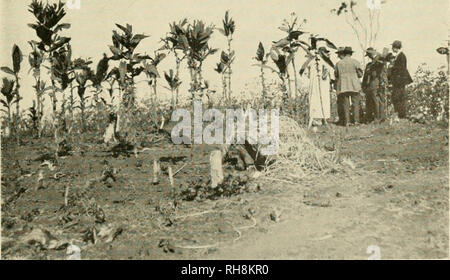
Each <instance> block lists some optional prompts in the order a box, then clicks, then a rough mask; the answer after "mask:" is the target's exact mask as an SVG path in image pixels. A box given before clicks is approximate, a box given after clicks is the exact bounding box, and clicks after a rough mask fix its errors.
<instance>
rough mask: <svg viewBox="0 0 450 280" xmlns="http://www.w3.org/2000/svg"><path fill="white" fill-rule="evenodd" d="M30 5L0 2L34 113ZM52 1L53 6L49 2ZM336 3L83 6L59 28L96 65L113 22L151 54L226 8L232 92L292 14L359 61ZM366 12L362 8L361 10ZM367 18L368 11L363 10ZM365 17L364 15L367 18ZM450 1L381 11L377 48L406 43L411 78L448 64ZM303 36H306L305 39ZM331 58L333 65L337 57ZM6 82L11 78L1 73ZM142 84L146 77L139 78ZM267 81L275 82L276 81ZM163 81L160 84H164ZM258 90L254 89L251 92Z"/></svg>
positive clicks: (408, 2)
mask: <svg viewBox="0 0 450 280" xmlns="http://www.w3.org/2000/svg"><path fill="white" fill-rule="evenodd" d="M30 2H31V1H28V0H26V1H25V0H15V1H14V0H0V21H1V26H2V27H1V30H0V33H1V36H0V43H1V56H0V65H1V66H5V65H7V66H11V65H12V61H11V49H12V46H13V44H14V43H15V44H17V45H18V46H19V47H20V48H21V49H22V52H23V53H24V55H25V57H24V61H23V62H22V70H21V77H22V80H21V83H22V87H21V89H20V92H21V95H22V96H23V97H24V99H23V101H21V106H22V107H29V106H30V105H31V104H32V100H33V99H35V94H34V90H33V88H32V85H33V78H32V77H31V74H30V75H27V72H28V69H29V64H28V58H27V55H28V53H29V52H30V46H29V45H28V43H27V41H29V40H31V39H37V36H36V34H35V33H34V31H33V30H32V29H31V28H29V27H28V26H27V24H28V23H33V22H34V21H35V19H34V17H33V16H32V14H31V13H29V12H28V11H27V10H28V9H27V5H28V4H29V3H30ZM50 2H55V1H50ZM340 2H341V1H339V0H296V1H294V0H259V1H256V0H247V1H239V0H227V1H223V0H195V1H194V0H183V1H182V0H178V1H175V0H152V1H146V0H134V1H124V0H81V9H79V10H76V9H74V10H67V16H66V17H65V18H64V19H63V20H62V21H61V22H67V23H70V24H71V25H72V26H71V28H70V29H69V30H68V31H64V33H63V34H64V35H65V36H69V37H71V38H72V41H71V44H72V49H73V57H83V58H87V57H91V58H92V60H93V61H94V66H95V65H96V63H97V61H98V60H99V59H100V58H101V57H102V54H103V53H107V54H108V55H109V54H110V52H109V49H108V46H109V45H111V44H112V42H111V35H112V29H117V28H116V27H115V25H114V24H115V23H121V24H125V23H129V24H131V25H132V26H133V31H134V32H136V33H144V34H146V35H150V37H149V38H147V39H145V40H143V41H142V42H141V44H140V45H139V47H138V49H137V51H138V52H141V53H148V54H150V55H151V56H153V52H154V51H155V50H156V49H158V48H159V47H160V46H161V44H160V42H159V41H160V38H161V37H162V36H164V35H165V33H166V32H168V31H169V23H170V22H173V21H179V20H180V19H182V18H185V17H186V18H188V19H189V20H194V19H201V20H203V21H204V22H206V23H208V24H209V23H212V24H215V25H216V26H217V27H221V20H222V18H223V15H224V13H225V11H226V10H229V11H230V14H231V16H232V17H233V19H234V20H235V22H236V32H235V34H234V36H233V38H234V39H233V42H232V48H233V49H234V50H235V51H236V60H235V62H234V64H233V80H232V82H233V84H232V89H233V93H234V94H236V95H238V94H245V93H241V92H242V91H246V90H248V87H249V85H246V84H247V83H249V81H251V82H253V84H256V83H255V82H256V81H257V79H258V75H259V69H258V68H257V67H253V66H251V65H252V64H254V63H255V61H254V60H252V58H253V57H254V56H255V52H256V48H257V45H258V43H259V42H260V41H261V42H262V43H263V44H264V46H265V48H266V50H267V49H268V48H269V45H270V43H271V42H272V41H275V40H278V39H281V38H282V37H283V36H284V35H285V34H284V33H283V32H282V31H280V30H279V29H278V27H279V26H280V25H281V23H282V20H283V19H284V18H289V16H290V14H291V13H292V12H295V13H296V14H297V16H298V17H299V18H300V19H306V20H307V23H306V24H305V25H304V30H306V31H308V32H310V33H314V34H320V35H321V36H325V37H327V38H329V39H330V40H331V41H333V42H334V43H335V44H336V45H337V46H352V47H353V49H354V50H356V53H355V54H354V57H355V58H356V59H359V60H361V51H360V49H359V47H358V42H357V40H356V37H355V35H354V33H353V32H352V31H351V29H350V27H349V26H348V25H346V23H345V21H344V19H343V18H342V17H336V16H334V15H332V14H331V13H330V10H331V9H333V8H337V7H338V6H339V3H340ZM357 2H358V6H359V9H361V8H365V7H366V6H365V5H366V4H365V2H366V1H365V0H357ZM362 10H365V9H362ZM364 12H365V11H364ZM362 15H364V13H363V14H362ZM448 18H449V1H448V0H421V1H419V0H387V1H386V3H385V4H384V5H383V7H382V14H381V18H380V23H381V26H380V33H379V37H378V40H377V42H376V44H375V45H374V47H375V48H376V49H378V50H380V51H381V50H382V49H383V47H389V45H390V44H391V43H392V42H393V41H394V40H401V41H402V42H403V45H404V53H405V54H406V55H407V58H408V68H409V71H410V72H411V73H414V72H415V70H416V69H417V67H418V66H419V65H420V64H422V63H427V64H428V66H429V68H430V69H433V70H435V69H437V68H438V67H440V66H442V65H445V64H446V60H445V57H444V56H442V55H439V54H438V53H437V52H436V49H437V48H438V47H440V46H446V45H447V41H446V40H447V39H448ZM305 38H306V37H305ZM210 45H211V46H212V47H214V48H219V49H220V50H222V49H225V48H226V39H225V38H224V36H222V35H221V34H220V33H219V32H214V34H213V37H212V40H211V43H210ZM219 56H220V52H218V53H217V54H215V55H214V56H212V57H210V58H208V59H207V62H206V63H205V65H204V72H205V74H204V76H205V78H206V79H207V80H209V81H210V83H211V85H212V87H213V88H215V89H217V90H218V94H219V95H220V94H221V80H220V76H219V75H218V74H217V73H216V72H215V71H214V70H213V68H214V67H215V64H216V63H217V62H218V60H219ZM332 58H333V60H336V58H335V56H334V54H333V55H332ZM297 61H298V62H297V65H301V64H302V63H303V61H304V55H303V54H300V55H298V56H297ZM170 68H175V65H174V60H173V59H172V58H167V59H166V60H165V61H163V62H162V63H161V65H160V67H159V71H160V73H163V72H164V71H168V70H169V69H170ZM182 71H183V73H182V76H181V78H182V80H183V84H182V87H181V94H182V95H183V96H187V88H188V85H189V80H188V77H189V76H188V71H187V69H183V70H182ZM268 75H270V74H268ZM0 76H1V77H5V76H7V74H5V73H3V72H2V74H1V75H0ZM142 77H143V78H144V75H142ZM270 78H274V79H276V76H274V75H272V76H270ZM162 83H165V81H163V80H160V82H159V84H162ZM144 84H145V83H142V84H141V85H142V86H139V87H138V90H139V94H138V96H140V97H143V96H147V97H148V94H149V92H150V89H149V88H148V86H144ZM253 84H252V85H251V86H252V87H253ZM158 92H159V95H160V96H163V95H164V96H169V92H168V91H167V90H166V89H164V88H159V91H158Z"/></svg>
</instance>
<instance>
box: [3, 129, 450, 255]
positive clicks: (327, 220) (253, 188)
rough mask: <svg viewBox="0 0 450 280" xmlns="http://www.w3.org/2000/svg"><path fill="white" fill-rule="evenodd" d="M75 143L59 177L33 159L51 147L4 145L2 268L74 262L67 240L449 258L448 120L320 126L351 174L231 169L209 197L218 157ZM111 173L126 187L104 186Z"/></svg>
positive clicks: (200, 249) (108, 245) (165, 251)
mask: <svg viewBox="0 0 450 280" xmlns="http://www.w3.org/2000/svg"><path fill="white" fill-rule="evenodd" d="M77 137H79V139H77V141H76V143H78V145H77V148H76V149H74V153H73V154H72V155H68V156H66V157H63V158H61V159H60V160H59V163H58V164H57V165H55V168H54V170H53V171H52V170H50V169H49V168H48V167H46V166H40V165H41V163H42V160H41V161H39V160H38V161H36V159H37V158H38V157H39V156H40V155H42V154H43V153H44V152H45V151H46V149H49V150H51V146H49V144H48V143H51V139H40V140H37V139H28V140H27V141H26V143H24V144H23V145H21V146H20V147H19V148H17V147H15V146H14V145H13V144H12V143H9V142H7V141H6V142H3V143H2V189H1V192H2V258H6V259H11V258H26V259H65V258H67V254H66V250H65V248H66V247H67V245H68V243H71V244H75V245H77V246H79V247H80V248H81V258H83V259H341V258H342V259H367V258H368V257H369V255H370V254H368V253H367V252H366V249H367V247H368V246H369V245H376V246H378V247H379V248H380V253H381V258H382V259H391V258H405V259H416V258H448V252H449V246H448V241H449V236H448V231H449V208H448V203H449V183H448V175H449V165H448V128H447V127H442V126H440V125H438V124H431V125H421V124H413V123H410V122H408V121H402V122H401V123H396V124H394V125H392V126H389V125H388V124H381V125H362V126H359V127H349V128H341V127H335V126H328V127H326V128H319V130H318V131H317V132H316V133H312V132H311V133H310V137H311V138H313V139H314V141H316V143H317V145H318V146H320V147H324V148H327V147H328V148H329V147H331V146H333V142H339V143H338V144H339V145H338V146H339V149H340V153H341V155H342V156H345V157H349V158H350V159H351V161H352V162H353V164H354V166H353V167H354V169H353V168H352V167H351V166H349V167H348V171H346V172H328V173H324V174H322V175H320V176H311V177H309V178H306V179H304V180H302V181H298V182H287V181H283V180H275V179H273V180H272V179H270V178H258V179H251V178H250V177H251V174H252V171H235V170H234V167H233V166H227V170H226V173H227V174H233V177H231V178H234V179H232V180H230V182H229V186H230V187H229V190H231V191H229V192H226V191H224V193H223V194H225V195H222V197H221V196H220V194H218V195H216V196H212V197H209V198H208V197H207V196H208V195H206V194H205V193H202V188H201V187H202V186H205V185H207V183H208V179H209V178H208V177H209V152H210V151H211V150H212V149H213V148H214V147H211V146H206V145H201V146H193V147H184V146H183V145H178V146H176V145H172V144H171V143H170V142H169V141H160V142H159V143H157V144H151V145H150V144H149V145H148V147H149V148H150V149H148V150H146V151H143V152H141V153H139V155H138V158H135V156H134V155H133V154H132V153H131V155H129V156H127V155H118V156H117V157H113V156H112V155H111V154H110V153H108V152H106V151H107V149H106V148H105V146H104V145H102V144H98V143H97V142H98V140H97V139H100V137H98V136H97V137H95V136H93V135H91V136H77ZM335 144H336V143H335ZM334 146H336V145H334ZM334 146H333V147H334ZM156 158H159V159H160V160H161V165H162V169H163V174H161V176H160V183H159V184H157V185H154V184H152V179H153V174H152V166H153V159H156ZM105 160H106V161H107V162H105ZM169 165H170V166H171V167H172V170H173V171H174V172H176V174H175V176H174V179H175V186H176V189H175V193H176V195H175V198H173V193H174V192H173V191H172V190H171V188H170V187H169V180H168V176H167V174H165V172H164V170H166V169H167V167H168V166H169ZM105 168H107V169H108V168H111V170H114V171H113V172H112V173H113V174H114V176H113V177H114V179H115V180H112V179H111V178H109V179H107V180H102V171H103V170H105ZM39 170H43V171H44V174H43V176H44V179H43V180H42V187H39V185H38V175H39ZM177 171H178V172H177ZM55 174H56V175H55ZM236 178H237V179H236ZM67 186H70V188H69V196H68V197H69V203H68V206H67V207H65V206H64V194H65V190H66V187H67ZM228 195H230V196H228ZM190 199H192V200H190ZM37 229H39V230H41V231H37ZM42 232H44V233H45V234H43V236H39V234H38V237H40V238H41V239H43V240H41V241H39V240H37V239H39V238H36V236H34V235H36V234H37V233H42ZM33 234H34V235H33ZM41 235H42V234H41ZM52 240H53V241H54V242H53V243H52V242H50V241H52ZM55 240H56V241H57V242H56V243H57V245H55ZM94 241H95V244H94ZM50 244H52V245H50Z"/></svg>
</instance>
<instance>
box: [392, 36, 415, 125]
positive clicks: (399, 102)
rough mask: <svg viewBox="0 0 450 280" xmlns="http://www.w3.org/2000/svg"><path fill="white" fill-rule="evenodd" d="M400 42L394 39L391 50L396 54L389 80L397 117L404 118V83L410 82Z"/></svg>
mask: <svg viewBox="0 0 450 280" xmlns="http://www.w3.org/2000/svg"><path fill="white" fill-rule="evenodd" d="M401 49H402V42H400V41H394V43H393V44H392V52H393V53H394V54H395V55H396V57H395V60H394V64H393V66H392V69H391V76H390V81H391V84H392V104H393V105H394V110H395V112H396V113H397V114H398V117H399V118H401V119H402V118H406V101H407V100H406V98H407V96H406V90H405V87H406V85H409V84H410V83H412V78H411V75H410V74H409V72H408V69H407V62H406V56H405V54H404V53H403V52H402V51H401Z"/></svg>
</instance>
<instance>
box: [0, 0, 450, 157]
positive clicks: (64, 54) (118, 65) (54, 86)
mask: <svg viewBox="0 0 450 280" xmlns="http://www.w3.org/2000/svg"><path fill="white" fill-rule="evenodd" d="M28 10H29V12H30V13H32V14H33V15H34V17H35V18H36V22H35V23H30V24H28V26H29V27H30V28H32V29H33V30H34V31H35V33H36V36H37V38H35V39H33V40H30V41H29V42H28V43H29V45H30V47H31V52H30V53H29V54H28V62H29V65H30V69H29V71H28V74H30V73H31V74H32V76H33V77H34V81H35V84H34V86H33V88H34V90H35V98H34V101H33V106H32V107H31V108H29V110H28V118H27V120H26V121H25V120H24V118H23V117H21V114H20V107H19V104H20V103H19V101H20V100H21V99H22V96H21V95H20V76H21V75H23V71H22V74H21V64H22V61H23V57H24V56H23V54H22V51H21V50H20V48H19V47H18V46H17V45H14V46H13V49H12V62H13V65H12V67H9V66H4V67H2V68H1V69H2V70H3V71H4V72H6V73H7V74H9V75H11V76H12V77H13V78H12V79H11V78H6V77H5V78H3V84H2V88H1V93H2V95H3V96H4V99H3V100H1V102H2V104H3V105H4V107H5V110H3V109H2V110H3V111H4V112H5V115H6V121H5V122H6V126H7V128H9V131H10V132H12V133H13V134H14V135H15V136H16V137H15V138H16V139H17V141H18V142H20V127H24V125H25V124H26V125H27V127H28V128H27V129H26V130H28V131H31V132H32V133H33V134H34V135H35V136H37V137H41V136H42V128H43V125H42V124H43V121H42V118H43V112H44V102H43V99H44V97H46V96H48V97H49V98H50V100H51V104H52V106H51V112H52V122H51V126H52V129H51V130H52V132H53V137H54V139H55V145H56V149H55V153H56V154H57V147H58V143H59V142H60V141H61V139H62V138H64V137H66V136H67V135H70V134H73V131H75V130H78V129H79V130H80V131H81V132H84V131H86V129H87V128H88V127H89V128H92V129H94V130H96V131H97V132H98V131H101V130H102V128H104V126H105V122H106V120H107V119H108V116H109V114H110V113H111V112H113V113H114V114H115V115H116V116H117V119H118V127H119V128H120V129H119V131H120V132H121V133H122V136H123V139H124V140H125V141H127V142H133V141H134V139H135V136H136V127H137V126H138V123H137V122H141V121H142V120H138V119H136V116H137V115H139V114H137V111H139V110H142V108H138V107H139V106H138V102H137V99H136V83H137V81H136V79H137V77H140V76H145V77H146V79H145V81H146V82H147V83H148V86H149V87H150V89H151V90H150V94H149V95H148V97H149V99H150V101H151V102H150V104H148V106H149V108H148V110H149V115H150V116H149V118H150V120H151V123H152V125H153V126H154V127H156V128H157V127H159V124H160V122H161V119H162V118H164V116H162V115H163V114H164V112H166V111H167V110H168V111H169V113H170V110H173V109H174V108H176V107H177V106H180V96H179V90H180V85H181V84H182V82H183V81H182V80H181V78H180V76H181V75H180V72H181V71H182V70H183V68H184V67H186V68H187V70H188V72H189V77H190V81H189V83H190V84H189V93H190V100H191V101H192V100H195V99H199V98H203V97H206V98H208V100H210V102H212V94H213V93H214V91H213V90H211V89H210V85H209V83H208V81H206V80H205V79H204V75H203V72H204V71H208V69H204V64H205V61H206V60H207V59H210V57H213V56H214V55H215V54H216V53H218V52H219V49H218V48H214V47H212V46H211V38H212V34H213V33H214V32H215V31H219V32H220V33H221V34H222V35H223V36H224V37H225V38H226V42H227V45H226V47H225V48H224V49H223V50H221V51H220V55H219V61H218V62H217V63H216V67H215V69H214V70H215V71H216V72H217V73H218V74H220V75H221V81H222V96H221V102H223V103H222V104H226V105H227V106H233V105H236V102H237V101H236V98H235V96H233V94H232V74H233V72H232V66H233V62H234V60H235V51H234V50H233V48H232V43H233V35H234V34H235V30H236V23H235V21H234V20H233V18H231V16H230V14H229V12H228V11H227V12H226V13H225V16H224V18H223V20H222V24H221V26H220V27H216V26H214V25H212V24H209V25H208V24H206V23H205V22H203V21H201V20H194V21H189V20H187V19H182V20H181V21H178V22H172V23H170V24H169V30H168V32H167V33H166V35H165V36H164V37H163V38H161V47H160V48H158V49H157V50H156V51H154V52H153V55H152V56H150V55H149V54H147V53H145V52H144V53H141V52H139V51H137V50H138V47H139V44H140V43H141V41H142V40H144V39H146V38H147V37H148V35H145V34H143V33H136V32H135V31H134V30H133V27H132V26H131V25H129V24H124V25H121V24H116V28H117V29H116V30H113V31H112V42H111V44H110V45H108V46H107V47H108V49H109V50H108V51H107V52H105V53H103V57H102V58H101V59H100V60H99V62H98V64H97V65H96V67H92V60H91V59H90V58H82V57H77V58H74V57H72V48H71V38H70V37H67V36H63V35H62V32H63V31H64V30H66V31H67V30H69V29H70V28H71V25H70V24H69V23H62V22H61V21H62V20H63V18H64V16H65V15H66V11H65V4H64V3H63V2H58V3H57V4H49V3H44V2H43V1H40V0H32V2H31V4H30V5H29V6H28ZM305 23H306V20H299V19H298V17H297V16H296V15H295V13H292V14H291V16H290V19H285V20H284V21H283V23H282V25H281V26H280V27H279V29H280V30H281V31H283V32H284V33H285V34H284V35H283V36H282V38H280V39H278V40H274V41H272V44H271V45H270V48H265V47H264V45H263V44H262V43H261V42H260V43H259V44H258V45H257V46H256V47H257V48H256V55H255V57H254V60H255V61H256V63H255V64H254V65H253V66H256V67H259V69H260V84H261V86H260V89H261V91H260V97H259V98H258V99H257V100H258V101H259V102H260V103H261V104H262V105H261V106H262V107H270V106H277V107H280V108H281V110H282V113H283V114H288V115H291V116H293V117H294V118H296V119H297V120H298V119H300V120H302V119H306V117H307V116H305V114H304V111H305V110H304V109H305V106H303V105H305V104H307V95H306V94H304V93H303V94H302V92H301V91H300V88H301V85H300V82H299V77H300V75H302V74H303V73H305V71H306V69H307V68H308V67H318V62H319V61H320V60H323V61H324V62H325V63H328V64H329V65H330V66H333V63H332V62H331V60H330V59H329V58H328V56H327V55H326V53H325V52H326V51H327V49H326V48H331V49H336V46H335V45H334V44H333V43H332V42H331V41H330V40H328V39H327V38H323V37H320V36H318V35H316V34H312V33H308V32H305V31H304V28H303V25H304V24H305ZM168 56H173V57H174V58H175V65H174V68H173V69H168V71H164V75H163V77H164V80H165V83H166V85H164V87H165V88H166V89H168V90H169V91H170V92H171V102H170V108H168V109H163V108H161V106H160V105H159V104H158V100H157V98H156V96H157V83H158V82H159V80H160V78H161V75H160V69H159V64H160V63H161V61H162V60H164V59H165V58H166V57H168ZM299 56H300V57H301V58H302V59H303V60H302V61H301V62H300V63H299V59H298V58H299ZM305 57H306V58H305ZM299 66H300V67H299ZM211 70H212V69H211ZM266 70H268V71H270V72H272V73H275V74H276V75H277V76H278V85H277V89H279V91H280V92H281V93H280V95H281V102H280V103H281V104H274V102H273V97H274V95H273V94H272V93H271V92H269V91H273V89H269V87H268V81H267V77H266V76H267V73H266ZM42 71H47V72H44V73H42ZM47 76H48V77H49V78H47V79H46V77H47ZM428 78H430V77H428V76H427V77H424V78H423V79H422V80H421V78H420V77H419V76H417V77H416V81H417V82H416V83H415V84H414V85H413V86H412V87H411V90H412V91H414V92H416V91H420V90H422V91H423V87H424V86H426V83H427V82H428V80H427V79H428ZM430 79H431V78H430ZM438 81H439V83H440V84H439V85H436V86H433V87H434V88H435V89H436V90H434V89H433V90H434V91H439V92H440V93H436V94H433V97H430V98H431V99H433V98H434V99H436V98H437V97H436V96H438V95H442V90H445V88H443V87H445V85H447V88H448V81H443V78H442V77H440V78H439V79H438ZM447 90H448V89H447ZM104 92H107V93H108V95H109V100H105V98H103V93H104ZM426 92H430V90H428V89H427V90H426ZM444 93H445V92H444ZM76 95H77V97H76ZM414 96H422V95H421V94H415V95H414ZM420 98H422V99H423V98H429V97H420ZM420 98H419V97H417V98H416V99H420ZM434 99H433V100H434ZM442 100H445V98H444V97H442ZM433 102H434V101H433ZM412 103H414V102H412ZM420 103H421V104H422V103H423V102H422V101H420ZM58 104H60V108H58ZM447 104H448V98H447ZM14 105H15V106H16V108H15V113H14V112H13V106H14ZM414 106H415V105H414V104H413V105H412V109H411V110H416V111H417V109H415V107H414ZM430 106H431V107H432V108H433V109H431V110H434V111H437V110H438V109H436V108H434V107H436V106H435V105H430ZM446 106H447V107H448V105H446ZM444 107H445V106H444ZM302 108H303V109H302ZM434 111H433V112H434ZM433 112H432V114H435V113H433ZM166 113H167V112H166ZM88 122H89V123H88ZM92 124H93V125H92ZM93 126H94V127H93Z"/></svg>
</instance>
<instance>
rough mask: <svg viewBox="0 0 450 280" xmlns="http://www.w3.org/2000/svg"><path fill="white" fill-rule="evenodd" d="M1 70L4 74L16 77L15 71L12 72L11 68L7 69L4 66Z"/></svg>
mask: <svg viewBox="0 0 450 280" xmlns="http://www.w3.org/2000/svg"><path fill="white" fill-rule="evenodd" d="M0 69H2V71H3V72H5V73H7V74H11V75H14V71H13V70H11V68H9V67H7V66H3V67H1V68H0Z"/></svg>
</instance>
